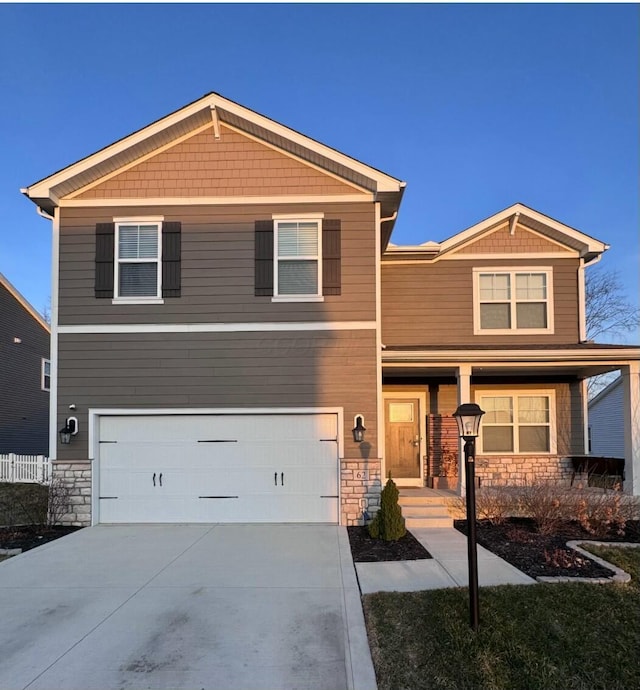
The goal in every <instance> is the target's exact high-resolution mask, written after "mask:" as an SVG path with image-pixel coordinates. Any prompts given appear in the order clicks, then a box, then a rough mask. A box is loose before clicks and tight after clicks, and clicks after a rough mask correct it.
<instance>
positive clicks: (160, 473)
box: [159, 472, 162, 486]
mask: <svg viewBox="0 0 640 690" xmlns="http://www.w3.org/2000/svg"><path fill="white" fill-rule="evenodd" d="M159 479H160V486H162V472H160V477H159Z"/></svg>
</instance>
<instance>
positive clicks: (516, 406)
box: [380, 343, 640, 495]
mask: <svg viewBox="0 0 640 690" xmlns="http://www.w3.org/2000/svg"><path fill="white" fill-rule="evenodd" d="M382 368H383V379H382V398H383V401H382V402H383V408H384V416H383V418H384V431H383V433H381V436H382V435H383V436H384V438H381V439H380V444H381V447H382V448H384V452H383V454H382V457H383V467H382V471H383V476H385V477H386V476H388V475H389V473H391V476H392V477H393V478H394V481H396V483H397V484H398V486H400V487H404V488H407V489H408V488H410V487H413V488H422V489H434V490H443V491H455V492H456V493H457V494H464V492H465V485H464V472H463V471H462V467H461V463H462V461H461V458H462V453H461V447H460V441H459V438H458V434H457V428H456V424H455V420H454V419H453V417H452V413H453V412H454V411H455V409H456V408H457V406H458V405H459V404H462V403H464V402H476V403H477V404H479V405H480V407H481V408H482V409H483V410H484V411H485V415H484V418H483V423H482V425H481V430H480V437H479V438H478V442H477V458H476V476H477V478H478V481H479V483H480V484H481V485H484V486H492V485H502V484H518V483H523V482H530V481H534V480H548V481H555V480H558V481H567V482H568V481H570V480H571V478H572V475H573V473H574V463H573V461H572V458H575V457H577V456H584V455H586V454H587V453H588V437H587V425H588V420H587V389H586V382H587V379H588V378H589V377H591V376H595V375H597V374H602V373H607V372H611V371H616V370H619V371H620V374H621V376H622V377H623V385H624V389H625V396H624V400H625V402H624V409H623V410H621V411H620V414H621V416H623V417H624V429H625V431H624V434H625V458H624V460H625V481H624V490H625V492H627V493H632V494H634V495H640V348H632V347H625V346H616V345H610V346H606V345H596V344H591V343H589V344H582V345H579V346H573V347H557V346H556V347H553V348H549V347H545V348H541V347H538V348H524V347H523V348H499V347H487V348H486V349H474V350H469V349H465V348H462V347H460V348H447V349H442V348H437V347H431V348H399V347H390V348H385V349H384V350H383V354H382Z"/></svg>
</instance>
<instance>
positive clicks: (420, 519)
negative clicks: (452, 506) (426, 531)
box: [398, 489, 455, 529]
mask: <svg viewBox="0 0 640 690" xmlns="http://www.w3.org/2000/svg"><path fill="white" fill-rule="evenodd" d="M453 500H455V499H453ZM450 502H451V500H450V499H449V497H443V496H441V495H437V494H435V493H434V494H431V495H429V493H427V492H426V491H425V490H419V493H418V491H415V490H413V491H412V490H411V489H405V490H402V489H401V490H400V497H399V499H398V503H399V505H400V508H401V509H402V515H403V517H404V519H405V523H406V525H407V527H408V528H414V529H416V528H423V527H424V528H430V527H453V517H452V515H451V513H449V510H448V504H449V503H450Z"/></svg>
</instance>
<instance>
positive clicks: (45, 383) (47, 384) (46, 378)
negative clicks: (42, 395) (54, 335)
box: [40, 359, 51, 391]
mask: <svg viewBox="0 0 640 690" xmlns="http://www.w3.org/2000/svg"><path fill="white" fill-rule="evenodd" d="M40 387H41V388H42V390H43V391H48V390H51V362H50V361H49V360H48V359H43V360H42V371H41V375H40Z"/></svg>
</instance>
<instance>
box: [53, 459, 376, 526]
mask: <svg viewBox="0 0 640 690" xmlns="http://www.w3.org/2000/svg"><path fill="white" fill-rule="evenodd" d="M380 472H381V460H380V458H367V459H363V458H342V459H341V460H340V493H341V499H340V502H341V505H340V522H341V524H343V525H363V524H364V523H365V520H364V513H365V512H367V513H368V514H369V516H370V517H373V515H375V513H376V512H377V511H378V508H379V507H380V492H381V491H382V484H381V480H380ZM53 479H54V481H59V482H60V484H61V486H62V487H64V488H65V489H66V490H67V491H68V492H69V495H68V508H67V512H65V513H64V515H62V517H61V519H60V524H62V525H72V526H75V527H87V526H88V525H90V524H91V463H90V462H62V461H54V462H53Z"/></svg>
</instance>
